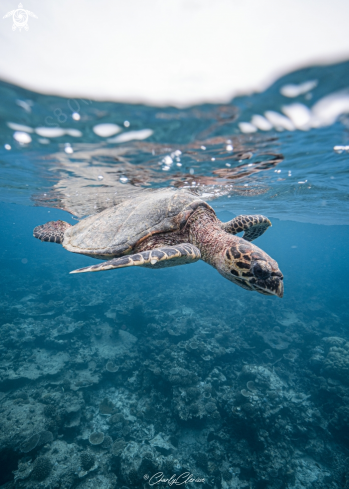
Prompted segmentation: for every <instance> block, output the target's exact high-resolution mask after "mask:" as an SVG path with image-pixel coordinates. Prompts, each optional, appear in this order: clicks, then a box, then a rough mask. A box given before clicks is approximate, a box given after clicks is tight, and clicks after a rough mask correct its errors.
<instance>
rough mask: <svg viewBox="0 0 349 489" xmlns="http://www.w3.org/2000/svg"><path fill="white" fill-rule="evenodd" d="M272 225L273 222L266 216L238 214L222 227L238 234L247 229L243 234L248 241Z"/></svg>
mask: <svg viewBox="0 0 349 489" xmlns="http://www.w3.org/2000/svg"><path fill="white" fill-rule="evenodd" d="M270 226H271V222H270V221H269V219H268V218H267V217H265V216H259V215H256V216H237V217H235V218H234V219H232V220H231V221H229V222H225V223H223V224H222V229H223V230H224V231H225V232H226V233H229V234H237V233H240V232H241V231H245V233H244V235H243V236H242V237H243V239H244V240H246V241H253V240H254V239H256V238H259V236H262V234H263V233H265V231H266V230H267V229H268V227H270Z"/></svg>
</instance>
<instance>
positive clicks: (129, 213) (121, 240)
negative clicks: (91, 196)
mask: <svg viewBox="0 0 349 489" xmlns="http://www.w3.org/2000/svg"><path fill="white" fill-rule="evenodd" d="M200 205H203V206H205V207H207V208H209V209H211V207H210V206H209V205H208V204H206V202H204V201H202V200H200V199H199V198H198V197H197V196H196V195H195V194H193V193H191V192H189V191H187V190H173V189H172V190H171V189H166V190H159V191H154V192H149V193H147V194H144V195H142V196H139V197H136V198H133V199H129V200H126V201H124V202H122V203H121V204H119V205H117V206H115V207H112V208H109V209H105V210H104V211H103V212H101V213H99V214H96V215H93V216H90V217H87V218H86V219H83V220H82V221H80V222H79V223H78V224H76V225H75V226H73V227H70V228H68V229H67V230H66V232H65V233H64V240H63V246H64V248H66V249H67V250H68V251H71V252H73V253H81V254H84V255H89V256H92V257H95V258H113V257H116V256H121V255H125V254H128V253H131V252H132V250H133V249H134V247H135V246H136V245H137V244H138V243H140V242H141V241H143V240H144V239H145V238H147V237H150V236H152V235H153V234H158V233H169V232H175V231H177V230H179V229H181V228H182V227H183V226H184V224H185V223H186V221H187V219H188V217H189V216H190V214H191V213H192V212H193V211H194V210H195V209H196V208H197V207H198V206H200Z"/></svg>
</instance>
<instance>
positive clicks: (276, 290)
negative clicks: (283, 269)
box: [255, 273, 284, 299]
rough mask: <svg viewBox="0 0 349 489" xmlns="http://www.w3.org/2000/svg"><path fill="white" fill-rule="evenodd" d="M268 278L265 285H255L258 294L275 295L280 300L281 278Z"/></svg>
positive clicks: (282, 284)
mask: <svg viewBox="0 0 349 489" xmlns="http://www.w3.org/2000/svg"><path fill="white" fill-rule="evenodd" d="M280 275H281V276H274V277H270V278H269V279H267V280H266V281H265V283H261V282H259V283H257V284H256V289H255V290H257V292H259V293H260V294H265V295H277V296H278V297H280V299H281V298H282V297H283V296H284V281H283V278H284V277H283V276H282V274H281V273H280Z"/></svg>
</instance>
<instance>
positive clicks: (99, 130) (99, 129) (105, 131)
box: [93, 123, 121, 138]
mask: <svg viewBox="0 0 349 489" xmlns="http://www.w3.org/2000/svg"><path fill="white" fill-rule="evenodd" d="M120 131H121V127H120V126H118V125H117V124H111V123H106V124H97V125H96V126H94V127H93V132H94V133H95V134H97V136H100V137H101V138H110V136H114V135H115V134H117V133H118V132H120Z"/></svg>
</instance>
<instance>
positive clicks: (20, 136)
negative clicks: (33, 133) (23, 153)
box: [13, 131, 32, 144]
mask: <svg viewBox="0 0 349 489" xmlns="http://www.w3.org/2000/svg"><path fill="white" fill-rule="evenodd" d="M13 138H14V139H15V140H16V141H17V142H18V143H21V144H29V143H31V140H32V138H31V137H30V136H29V134H28V133H27V132H21V131H16V132H15V133H13Z"/></svg>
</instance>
